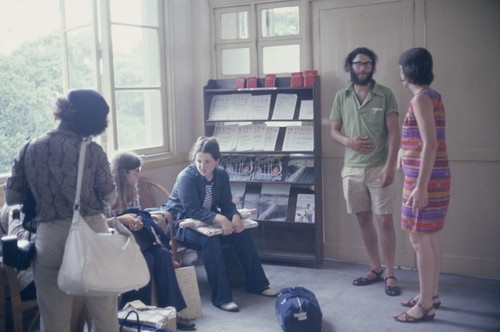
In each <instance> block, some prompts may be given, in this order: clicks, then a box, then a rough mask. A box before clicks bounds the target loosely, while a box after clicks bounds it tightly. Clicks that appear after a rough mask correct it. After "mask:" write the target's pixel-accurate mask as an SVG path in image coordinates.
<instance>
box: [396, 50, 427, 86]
mask: <svg viewBox="0 0 500 332" xmlns="http://www.w3.org/2000/svg"><path fill="white" fill-rule="evenodd" d="M399 65H400V66H401V69H402V71H403V75H404V77H405V79H406V80H407V81H408V82H410V83H412V84H415V85H430V84H431V83H432V81H433V80H434V74H433V73H432V55H431V53H430V52H429V51H428V50H426V49H425V48H422V47H415V48H410V49H409V50H407V51H404V52H403V53H401V55H400V56H399Z"/></svg>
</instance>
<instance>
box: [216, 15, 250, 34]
mask: <svg viewBox="0 0 500 332" xmlns="http://www.w3.org/2000/svg"><path fill="white" fill-rule="evenodd" d="M220 25H221V28H220V39H247V38H248V12H246V11H245V12H234V13H222V14H221V15H220Z"/></svg>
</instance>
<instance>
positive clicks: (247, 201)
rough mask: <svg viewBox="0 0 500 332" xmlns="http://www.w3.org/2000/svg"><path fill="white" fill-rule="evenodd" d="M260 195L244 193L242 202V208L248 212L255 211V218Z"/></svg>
mask: <svg viewBox="0 0 500 332" xmlns="http://www.w3.org/2000/svg"><path fill="white" fill-rule="evenodd" d="M259 200H260V193H259V192H247V193H245V198H244V200H243V207H244V208H245V209H249V210H255V212H254V216H253V217H257V215H256V214H257V209H258V207H259Z"/></svg>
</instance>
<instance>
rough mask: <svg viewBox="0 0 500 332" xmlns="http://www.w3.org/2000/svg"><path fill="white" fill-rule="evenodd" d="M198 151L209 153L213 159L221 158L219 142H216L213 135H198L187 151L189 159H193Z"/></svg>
mask: <svg viewBox="0 0 500 332" xmlns="http://www.w3.org/2000/svg"><path fill="white" fill-rule="evenodd" d="M199 152H203V153H209V154H211V155H212V158H214V159H215V160H220V158H221V155H220V150H219V142H217V139H216V138H215V137H204V136H200V137H198V140H196V143H194V145H193V148H192V149H191V152H190V153H189V160H191V161H194V160H195V158H196V154H197V153H199Z"/></svg>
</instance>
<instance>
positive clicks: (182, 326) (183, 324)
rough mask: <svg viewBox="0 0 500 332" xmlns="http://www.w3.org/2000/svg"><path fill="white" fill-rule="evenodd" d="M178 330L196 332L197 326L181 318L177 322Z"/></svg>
mask: <svg viewBox="0 0 500 332" xmlns="http://www.w3.org/2000/svg"><path fill="white" fill-rule="evenodd" d="M177 329H178V330H181V331H195V330H196V325H195V324H194V323H193V322H190V321H189V320H187V319H183V318H179V319H178V320H177Z"/></svg>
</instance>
